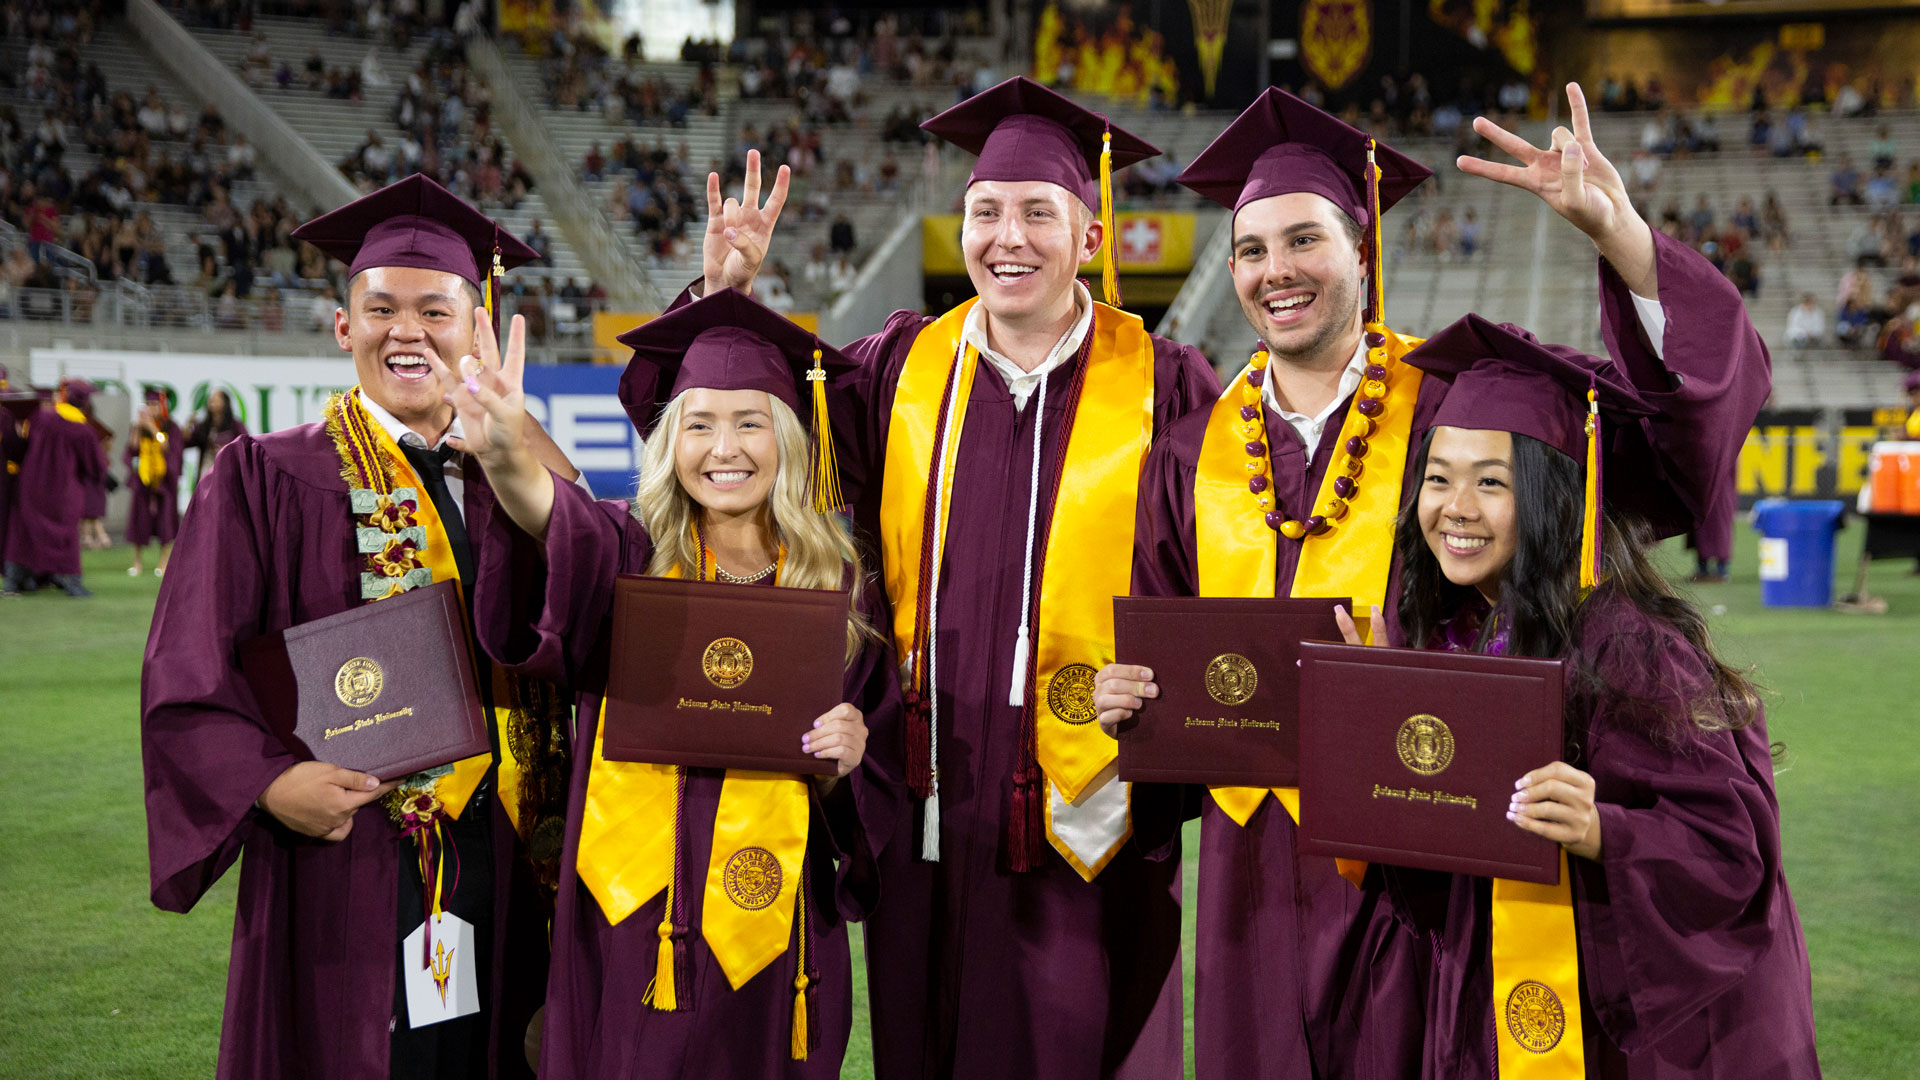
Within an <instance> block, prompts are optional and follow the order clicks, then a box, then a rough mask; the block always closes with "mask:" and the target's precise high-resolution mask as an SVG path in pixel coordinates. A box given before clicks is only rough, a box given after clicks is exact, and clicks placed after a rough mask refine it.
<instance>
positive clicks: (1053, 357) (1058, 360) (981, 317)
mask: <svg viewBox="0 0 1920 1080" xmlns="http://www.w3.org/2000/svg"><path fill="white" fill-rule="evenodd" d="M1073 291H1074V302H1075V303H1076V304H1077V305H1078V306H1079V308H1080V317H1079V318H1078V319H1076V320H1074V323H1073V327H1072V328H1071V329H1069V330H1068V331H1067V332H1066V333H1065V334H1063V335H1061V338H1060V340H1059V341H1057V342H1055V343H1054V345H1053V351H1052V352H1050V353H1048V354H1047V359H1046V360H1045V362H1043V363H1042V364H1041V365H1040V366H1039V367H1036V368H1034V369H1033V370H1032V371H1024V370H1022V369H1021V367H1020V365H1018V364H1016V363H1014V362H1013V361H1011V360H1009V359H1007V358H1006V357H1005V356H1002V355H1001V354H1000V353H999V352H997V351H995V350H994V348H993V347H992V346H990V345H988V344H987V306H986V305H985V304H975V305H973V308H972V309H971V310H970V311H968V312H967V318H966V321H965V322H963V323H961V324H960V340H961V341H963V342H965V343H966V344H967V345H969V346H971V347H972V348H973V349H974V351H976V352H978V353H979V354H980V355H981V356H982V357H983V358H984V359H985V360H986V361H987V363H989V364H992V365H993V367H994V370H996V371H998V372H999V373H1000V377H1001V378H1003V379H1005V380H1006V382H1007V386H1008V388H1009V389H1011V388H1013V387H1014V386H1015V385H1016V384H1018V385H1019V386H1021V387H1022V388H1025V387H1028V386H1030V385H1031V384H1033V383H1037V382H1039V381H1040V378H1041V376H1043V375H1048V374H1051V373H1052V372H1053V370H1054V369H1055V368H1058V367H1059V366H1060V365H1061V364H1064V363H1066V362H1067V360H1068V358H1070V357H1072V356H1073V354H1074V353H1076V352H1079V351H1080V345H1081V343H1082V342H1084V341H1086V339H1087V331H1088V330H1089V329H1091V328H1092V326H1093V294H1092V293H1089V292H1088V291H1087V287H1086V286H1085V285H1082V284H1080V282H1079V280H1078V279H1075V281H1074V283H1073ZM1016 396H1020V397H1022V400H1023V403H1024V395H1019V394H1018V392H1017V391H1016Z"/></svg>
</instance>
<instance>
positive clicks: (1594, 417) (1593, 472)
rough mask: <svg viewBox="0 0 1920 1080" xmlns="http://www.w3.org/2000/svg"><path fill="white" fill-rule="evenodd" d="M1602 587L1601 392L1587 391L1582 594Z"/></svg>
mask: <svg viewBox="0 0 1920 1080" xmlns="http://www.w3.org/2000/svg"><path fill="white" fill-rule="evenodd" d="M1598 584H1600V392H1599V391H1598V390H1597V389H1595V388H1594V387H1592V386H1589V387H1588V388H1587V493H1586V500H1585V505H1584V507H1583V508H1582V511H1581V515H1580V591H1581V593H1582V595H1584V594H1585V593H1586V592H1587V591H1588V590H1590V589H1592V588H1593V587H1594V586H1596V585H1598Z"/></svg>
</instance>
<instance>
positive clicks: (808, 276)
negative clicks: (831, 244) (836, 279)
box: [800, 244, 828, 289]
mask: <svg viewBox="0 0 1920 1080" xmlns="http://www.w3.org/2000/svg"><path fill="white" fill-rule="evenodd" d="M827 271H828V264H827V246H826V245H825V244H815V245H813V248H812V250H810V251H809V252H807V265H806V266H804V267H802V268H801V270H800V277H801V279H802V280H803V281H805V282H806V283H807V284H808V285H810V286H813V287H815V288H819V289H825V288H826V287H827Z"/></svg>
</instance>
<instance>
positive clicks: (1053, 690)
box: [1047, 664, 1098, 724]
mask: <svg viewBox="0 0 1920 1080" xmlns="http://www.w3.org/2000/svg"><path fill="white" fill-rule="evenodd" d="M1096 674H1098V673H1097V672H1095V671H1094V670H1093V669H1092V668H1090V667H1088V666H1087V665H1085V664H1068V665H1067V666H1065V667H1063V668H1061V669H1060V670H1059V671H1056V672H1054V673H1053V678H1051V679H1048V680H1047V708H1049V709H1052V710H1053V715H1055V716H1057V717H1059V718H1060V719H1062V720H1065V721H1066V722H1067V723H1069V724H1084V723H1086V722H1088V721H1089V720H1092V719H1093V718H1094V716H1096V715H1097V714H1096V713H1095V712H1094V710H1093V677H1094V675H1096Z"/></svg>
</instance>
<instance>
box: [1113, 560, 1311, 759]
mask: <svg viewBox="0 0 1920 1080" xmlns="http://www.w3.org/2000/svg"><path fill="white" fill-rule="evenodd" d="M1337 603H1339V601H1337V600H1331V599H1313V600H1297V599H1289V598H1279V599H1270V598H1262V599H1245V598H1219V597H1146V596H1131V597H1128V596H1119V597H1115V598H1114V601H1113V633H1114V655H1115V657H1116V658H1117V659H1118V661H1119V662H1120V663H1123V664H1137V665H1139V666H1141V667H1145V668H1149V669H1151V670H1152V671H1153V676H1154V682H1155V683H1156V684H1158V685H1159V687H1160V696H1159V697H1157V698H1154V699H1152V700H1149V701H1148V702H1147V703H1146V704H1145V705H1144V706H1143V707H1142V708H1141V709H1140V711H1139V712H1137V713H1136V714H1135V715H1134V720H1135V722H1134V724H1133V726H1132V727H1130V728H1128V729H1127V730H1125V731H1122V732H1121V733H1120V779H1122V780H1144V781H1159V782H1163V783H1182V784H1210V785H1216V786H1240V787H1293V786H1294V785H1295V784H1297V783H1298V782H1299V771H1300V770H1299V764H1298V762H1299V756H1298V746H1299V724H1298V722H1297V717H1298V709H1299V700H1300V699H1299V692H1298V691H1299V685H1300V670H1299V667H1298V665H1297V664H1296V663H1295V661H1297V660H1298V659H1299V658H1300V643H1301V642H1302V641H1305V640H1310V639H1315V638H1332V639H1334V640H1336V641H1337V640H1339V638H1340V626H1339V624H1338V623H1336V622H1334V619H1333V609H1334V606H1335V605H1336V604H1337Z"/></svg>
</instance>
